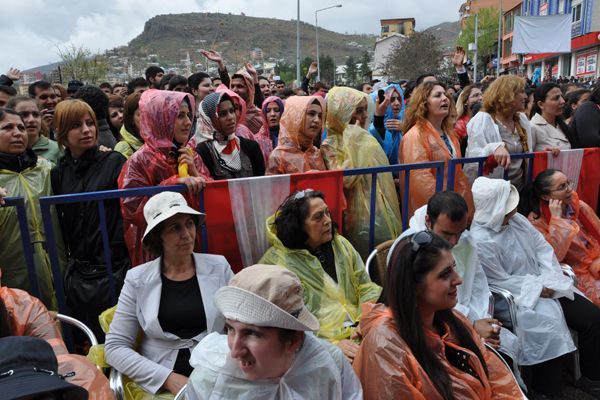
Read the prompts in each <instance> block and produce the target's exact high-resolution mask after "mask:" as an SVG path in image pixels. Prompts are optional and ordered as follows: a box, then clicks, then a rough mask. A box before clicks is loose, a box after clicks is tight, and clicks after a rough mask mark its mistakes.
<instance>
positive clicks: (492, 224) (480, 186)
mask: <svg viewBox="0 0 600 400" xmlns="http://www.w3.org/2000/svg"><path fill="white" fill-rule="evenodd" d="M471 192H472V193H473V202H474V203H475V215H474V216H473V224H475V225H479V226H482V227H484V228H488V229H491V230H493V231H495V232H500V229H501V228H502V222H503V221H504V216H505V215H506V203H507V202H508V196H509V195H510V182H509V181H505V180H504V179H490V178H486V177H484V176H480V177H479V178H477V179H475V182H473V186H472V187H471Z"/></svg>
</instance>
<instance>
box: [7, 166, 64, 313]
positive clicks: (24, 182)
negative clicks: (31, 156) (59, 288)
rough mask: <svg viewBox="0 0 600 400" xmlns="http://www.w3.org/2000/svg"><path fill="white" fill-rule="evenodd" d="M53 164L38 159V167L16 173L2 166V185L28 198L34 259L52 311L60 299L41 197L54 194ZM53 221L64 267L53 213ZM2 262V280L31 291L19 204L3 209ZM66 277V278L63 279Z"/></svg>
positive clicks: (43, 296)
mask: <svg viewBox="0 0 600 400" xmlns="http://www.w3.org/2000/svg"><path fill="white" fill-rule="evenodd" d="M51 169H52V163H51V162H50V161H48V160H45V159H43V158H41V157H39V158H38V159H37V163H36V164H35V166H32V167H29V168H26V169H24V170H23V171H21V172H15V171H11V170H8V169H0V187H3V188H5V189H6V190H7V192H8V196H9V197H19V196H22V197H24V198H25V209H26V212H27V222H28V225H29V234H30V236H31V240H30V242H31V243H33V261H34V263H35V271H36V274H37V279H38V284H39V288H40V292H41V293H40V300H42V301H43V302H44V304H45V305H46V307H48V309H50V310H56V309H57V304H56V298H55V296H54V285H53V283H52V270H51V267H50V258H49V257H48V253H47V252H46V235H45V234H44V226H43V223H42V213H41V210H40V204H39V198H40V197H42V196H50V195H51V194H52V188H51V185H50V170H51ZM53 224H54V227H55V228H56V229H55V239H56V243H57V246H58V254H59V261H60V264H61V267H64V265H65V259H64V255H65V252H64V246H63V241H62V235H60V230H59V229H58V226H59V224H58V220H57V219H56V215H55V214H54V213H53ZM0 227H2V228H1V229H0V262H1V263H2V269H3V275H2V283H3V285H5V286H8V287H12V288H18V289H23V290H26V291H29V292H31V286H30V283H29V274H28V273H27V263H26V262H25V253H24V251H23V245H22V242H21V230H20V229H19V219H18V217H17V209H16V208H15V207H3V208H0ZM61 279H62V278H61Z"/></svg>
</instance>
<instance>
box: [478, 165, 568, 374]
mask: <svg viewBox="0 0 600 400" xmlns="http://www.w3.org/2000/svg"><path fill="white" fill-rule="evenodd" d="M472 190H473V198H474V201H475V215H474V218H473V223H472V225H471V239H472V241H473V243H474V244H475V246H476V248H477V254H478V256H479V260H480V261H481V265H482V267H483V270H484V271H485V274H486V276H487V278H488V282H489V283H490V285H496V286H498V287H501V288H503V289H506V290H508V291H509V292H511V293H512V294H513V296H514V298H515V302H516V305H517V320H518V330H517V332H515V333H516V334H517V337H518V338H519V342H520V343H519V344H520V348H521V352H522V353H521V354H522V357H521V360H520V364H521V365H532V364H537V363H540V362H544V361H548V360H550V359H553V358H556V357H559V356H561V355H563V354H566V353H570V352H572V351H574V350H575V346H574V344H573V340H572V339H571V334H570V333H569V328H568V327H567V323H566V321H565V318H564V315H563V312H562V308H561V306H560V303H559V302H558V300H556V299H557V298H559V297H567V298H571V299H573V291H574V287H573V283H572V281H571V280H570V279H569V278H567V277H566V276H564V275H563V274H562V271H561V269H560V265H559V263H558V260H557V259H556V256H555V255H554V250H553V249H552V247H551V246H550V245H549V244H548V242H546V240H545V239H544V237H543V236H542V234H541V233H539V232H538V231H537V230H536V229H535V228H534V227H533V226H532V225H531V223H530V222H529V221H528V220H527V218H525V217H524V216H522V215H521V214H515V215H514V216H513V217H512V218H511V219H510V220H509V223H508V224H507V225H504V226H503V225H502V221H503V219H504V216H505V214H506V213H505V207H506V204H507V201H508V196H509V193H510V182H508V181H505V180H502V179H488V178H485V177H479V178H477V179H476V180H475V182H474V183H473V188H472ZM543 287H547V288H550V289H554V290H555V294H554V296H553V297H554V298H541V297H540V294H541V291H542V288H543Z"/></svg>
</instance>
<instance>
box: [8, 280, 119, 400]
mask: <svg viewBox="0 0 600 400" xmlns="http://www.w3.org/2000/svg"><path fill="white" fill-rule="evenodd" d="M0 299H2V301H3V302H4V304H5V305H6V309H7V311H8V315H9V320H10V325H11V328H12V332H11V333H12V334H13V335H14V336H33V337H37V338H40V339H44V340H45V341H47V342H48V343H50V345H51V346H52V349H53V350H54V354H56V358H57V359H58V372H59V373H60V374H61V375H63V376H64V375H66V376H67V378H66V379H65V380H66V381H67V382H69V383H72V384H74V385H78V386H81V387H84V388H85V389H87V390H88V392H89V399H90V400H112V399H113V395H112V391H111V390H110V386H109V384H108V379H106V377H105V376H104V375H103V374H102V372H101V371H100V370H98V369H97V368H96V367H95V366H94V365H93V364H92V363H91V362H90V361H88V360H87V359H86V358H85V357H84V356H81V355H78V354H69V351H68V350H67V346H65V343H64V342H63V340H62V337H61V335H60V331H59V329H58V326H57V324H56V321H55V320H54V318H53V317H52V315H51V314H50V313H49V312H48V310H47V309H46V307H45V306H44V305H43V304H42V302H41V301H39V300H38V299H36V298H35V297H33V296H31V295H30V294H29V293H27V292H25V291H23V290H19V289H10V288H7V287H6V286H2V287H0ZM69 372H75V375H73V376H71V377H69V375H68V373H69Z"/></svg>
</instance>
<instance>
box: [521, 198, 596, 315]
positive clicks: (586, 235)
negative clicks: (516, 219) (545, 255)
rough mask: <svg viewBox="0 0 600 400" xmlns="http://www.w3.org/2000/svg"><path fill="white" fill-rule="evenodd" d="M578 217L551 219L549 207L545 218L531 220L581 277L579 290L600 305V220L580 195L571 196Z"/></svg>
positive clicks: (531, 218) (544, 213) (546, 209)
mask: <svg viewBox="0 0 600 400" xmlns="http://www.w3.org/2000/svg"><path fill="white" fill-rule="evenodd" d="M571 207H573V211H574V214H573V215H572V216H570V217H562V218H557V217H554V216H551V214H550V211H549V210H548V206H547V205H544V204H543V205H542V206H541V207H540V209H541V210H542V215H540V217H539V218H535V216H534V215H533V213H532V214H530V215H529V217H528V219H529V221H530V222H531V224H532V225H533V226H534V227H535V228H536V229H537V230H538V231H539V232H540V233H541V234H542V235H544V238H546V240H547V241H548V243H550V245H551V246H552V248H553V249H554V254H556V258H558V261H559V262H561V263H565V264H568V265H570V266H571V267H572V268H573V271H575V275H577V288H578V289H579V290H581V291H582V292H583V293H584V294H585V295H586V297H587V298H588V299H590V300H591V301H593V302H594V303H595V304H596V305H598V306H600V244H599V241H600V220H599V219H598V216H597V215H596V213H595V212H594V210H593V209H592V208H591V207H590V206H588V205H587V204H586V203H585V202H583V201H582V200H579V196H578V195H577V193H576V192H573V194H572V197H571Z"/></svg>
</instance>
